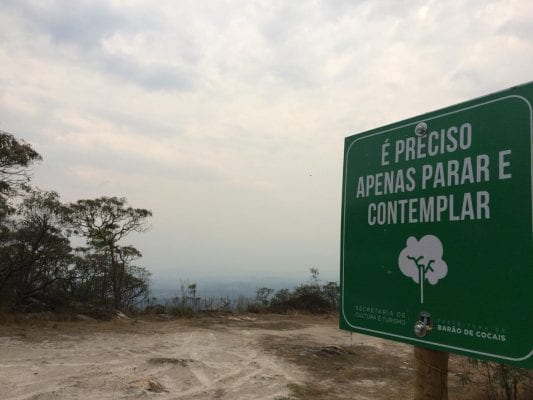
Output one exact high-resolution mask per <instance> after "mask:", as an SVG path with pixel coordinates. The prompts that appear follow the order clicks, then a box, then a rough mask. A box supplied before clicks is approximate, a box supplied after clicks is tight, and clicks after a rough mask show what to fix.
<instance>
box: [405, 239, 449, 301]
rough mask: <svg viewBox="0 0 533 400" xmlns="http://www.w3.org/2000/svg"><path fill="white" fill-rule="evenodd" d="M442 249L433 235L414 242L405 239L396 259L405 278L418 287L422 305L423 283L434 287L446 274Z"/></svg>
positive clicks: (413, 240)
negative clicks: (403, 247)
mask: <svg viewBox="0 0 533 400" xmlns="http://www.w3.org/2000/svg"><path fill="white" fill-rule="evenodd" d="M442 255H443V248H442V243H441V241H440V239H439V238H438V237H436V236H434V235H426V236H423V237H422V238H421V239H420V240H416V238H415V237H414V236H411V237H409V239H407V247H406V248H405V249H403V250H402V251H401V253H400V256H399V257H398V266H399V267H400V271H402V273H403V274H404V275H405V276H408V277H410V278H412V279H413V281H414V282H415V283H418V284H419V285H420V303H421V304H423V303H424V281H425V280H427V281H428V282H429V283H430V284H431V285H436V284H437V283H438V282H439V280H440V279H442V278H444V277H445V276H446V275H447V274H448V265H447V264H446V262H445V261H444V260H443V259H442Z"/></svg>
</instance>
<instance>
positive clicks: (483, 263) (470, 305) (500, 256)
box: [340, 84, 533, 368]
mask: <svg viewBox="0 0 533 400" xmlns="http://www.w3.org/2000/svg"><path fill="white" fill-rule="evenodd" d="M532 103H533V84H526V85H523V86H519V87H515V88H512V89H509V90H506V91H503V92H499V93H496V94H492V95H489V96H486V97H483V98H478V99H475V100H472V101H469V102H466V103H462V104H458V105H455V106H452V107H448V108H445V109H442V110H439V111H435V112H431V113H428V114H424V115H421V116H418V117H415V118H411V119H408V120H405V121H402V122H399V123H396V124H392V125H388V126H385V127H382V128H378V129H373V130H371V131H368V132H364V133H361V134H358V135H354V136H350V137H348V138H346V143H345V150H344V178H343V205H342V229H341V230H342V234H341V290H342V293H341V297H342V298H341V309H340V313H341V318H340V327H341V328H342V329H346V330H350V331H355V332H359V333H364V334H368V335H374V336H379V337H383V338H387V339H392V340H398V341H401V342H406V343H411V344H413V345H419V346H425V347H429V348H433V349H437V350H441V351H448V352H453V353H460V354H464V355H467V356H471V357H477V358H482V359H487V360H492V361H497V362H502V363H507V364H513V365H516V366H521V367H527V368H533V211H532V204H533V203H532V200H533V198H532V171H531V166H532V163H531V161H532V160H531V159H532V144H533V121H532V118H533V111H532Z"/></svg>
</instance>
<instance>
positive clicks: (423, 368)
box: [414, 346, 449, 400]
mask: <svg viewBox="0 0 533 400" xmlns="http://www.w3.org/2000/svg"><path fill="white" fill-rule="evenodd" d="M414 348H415V400H448V356H449V353H445V352H442V351H437V350H431V349H426V348H424V347H418V346H414Z"/></svg>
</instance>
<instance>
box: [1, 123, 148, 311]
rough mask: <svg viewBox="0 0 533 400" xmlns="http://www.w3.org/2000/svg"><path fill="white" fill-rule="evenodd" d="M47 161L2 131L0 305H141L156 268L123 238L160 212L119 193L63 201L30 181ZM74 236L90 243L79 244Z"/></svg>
mask: <svg viewBox="0 0 533 400" xmlns="http://www.w3.org/2000/svg"><path fill="white" fill-rule="evenodd" d="M41 159H42V158H41V156H40V155H39V154H38V153H37V152H36V151H35V150H34V149H33V148H32V147H31V146H30V145H29V144H27V143H25V142H23V141H21V140H18V139H16V138H15V137H13V135H11V134H9V133H7V132H3V131H0V308H1V309H3V310H18V311H43V310H56V309H58V308H61V309H74V310H79V311H83V312H87V313H88V314H101V310H102V308H111V307H113V308H114V309H117V310H128V309H131V308H133V307H135V306H136V305H137V304H138V303H139V302H141V301H142V300H144V299H145V298H147V296H148V280H149V276H150V274H149V272H148V271H147V270H146V269H144V268H142V267H139V266H136V265H134V264H133V263H134V261H135V260H137V259H139V258H140V257H141V253H140V252H139V251H138V250H137V249H135V248H134V247H132V246H127V245H122V244H121V240H122V239H124V238H125V237H126V236H127V235H128V234H129V233H131V232H142V231H144V230H145V220H146V219H147V218H148V217H150V216H151V215H152V213H151V212H150V211H149V210H144V209H135V208H132V207H130V206H128V205H127V200H126V199H125V198H117V197H100V198H97V199H84V200H78V201H77V202H74V203H70V204H63V203H62V202H61V200H60V197H59V194H58V193H56V192H54V191H43V190H39V189H37V188H34V187H31V186H30V177H31V176H30V169H31V167H32V166H33V164H34V163H35V162H37V161H40V160H41ZM73 236H79V237H81V238H83V239H85V242H86V245H85V246H84V247H78V248H73V247H72V243H71V240H70V239H71V238H72V237H73ZM99 310H100V311H99Z"/></svg>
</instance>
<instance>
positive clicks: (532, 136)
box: [341, 95, 533, 361]
mask: <svg viewBox="0 0 533 400" xmlns="http://www.w3.org/2000/svg"><path fill="white" fill-rule="evenodd" d="M511 98H517V99H520V100H523V101H524V102H525V103H526V105H527V106H528V108H529V130H530V141H529V142H530V157H531V165H532V166H533V109H532V107H531V103H530V102H529V101H528V100H527V99H526V98H525V97H523V96H519V95H509V96H504V97H501V98H499V99H494V100H490V101H486V102H484V103H480V104H476V105H473V106H469V107H464V108H461V109H459V110H455V111H451V112H448V113H444V114H440V115H436V116H434V117H431V118H425V119H424V120H423V121H431V120H432V119H436V118H441V117H444V116H446V115H452V114H456V113H458V112H461V111H465V110H470V109H473V108H478V107H481V106H484V105H487V104H491V103H496V102H498V101H502V100H506V99H511ZM418 122H420V121H418ZM418 122H414V123H413V122H411V123H408V124H405V125H401V126H395V127H394V128H390V129H386V130H384V131H380V132H375V133H372V134H370V135H366V136H363V137H361V138H356V139H355V140H354V141H353V142H352V143H351V144H350V146H348V149H347V150H346V161H345V169H344V182H343V183H344V187H345V188H346V179H347V178H348V173H347V172H348V164H349V162H348V160H349V156H350V149H351V148H352V146H353V145H354V144H355V143H357V142H358V141H359V140H362V139H368V138H370V137H373V136H377V135H381V134H383V133H387V132H390V131H393V130H397V129H401V128H405V127H406V126H411V125H414V126H416V124H417V123H418ZM531 191H532V195H531V196H532V199H533V172H532V173H531ZM345 208H346V190H344V196H343V208H342V227H343V228H342V243H341V249H342V255H341V268H342V289H343V290H342V299H341V310H342V316H343V317H344V320H345V321H346V323H347V324H348V325H349V326H350V327H352V328H354V329H358V330H361V331H366V332H372V333H377V334H380V335H383V336H390V337H393V338H398V339H404V340H406V341H409V342H418V343H423V344H430V345H435V346H440V347H443V348H446V349H450V350H457V351H462V352H465V353H471V354H477V355H480V356H487V357H493V358H497V359H500V360H506V361H524V360H527V359H528V358H530V357H531V356H532V355H533V348H532V349H531V351H530V352H529V354H527V355H525V356H523V357H507V356H502V355H499V354H492V353H484V352H481V351H475V350H470V349H465V348H462V347H456V346H448V345H445V344H442V343H437V342H430V341H427V340H421V339H417V338H412V337H409V336H402V335H396V334H394V333H389V332H383V331H378V330H375V329H369V328H364V327H361V326H356V325H353V324H352V323H350V321H349V320H348V318H347V317H346V314H345V312H344V292H345V290H344V282H345V281H344V238H345V230H346V210H345ZM532 210H533V204H532ZM531 226H532V240H533V212H532V224H531Z"/></svg>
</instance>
